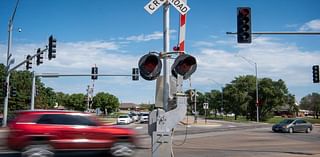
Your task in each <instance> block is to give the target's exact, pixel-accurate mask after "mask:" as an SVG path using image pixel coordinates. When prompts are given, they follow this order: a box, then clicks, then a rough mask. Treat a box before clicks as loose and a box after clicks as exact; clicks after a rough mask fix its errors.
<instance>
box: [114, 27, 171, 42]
mask: <svg viewBox="0 0 320 157" xmlns="http://www.w3.org/2000/svg"><path fill="white" fill-rule="evenodd" d="M176 32H177V31H176V30H170V34H173V33H176ZM162 38H163V32H160V31H156V32H153V33H152V34H146V35H145V34H140V35H133V36H129V37H126V38H119V39H120V40H121V39H122V40H123V39H124V40H128V41H135V42H143V41H151V40H160V39H162Z"/></svg>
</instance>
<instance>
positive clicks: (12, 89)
mask: <svg viewBox="0 0 320 157" xmlns="http://www.w3.org/2000/svg"><path fill="white" fill-rule="evenodd" d="M10 96H11V97H16V96H17V89H16V88H15V87H11V90H10Z"/></svg>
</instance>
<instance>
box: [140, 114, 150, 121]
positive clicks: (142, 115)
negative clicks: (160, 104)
mask: <svg viewBox="0 0 320 157" xmlns="http://www.w3.org/2000/svg"><path fill="white" fill-rule="evenodd" d="M146 122H149V113H140V123H146Z"/></svg>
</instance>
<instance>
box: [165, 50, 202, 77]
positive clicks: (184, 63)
mask: <svg viewBox="0 0 320 157" xmlns="http://www.w3.org/2000/svg"><path fill="white" fill-rule="evenodd" d="M196 69H197V61H196V58H194V57H193V56H191V55H188V54H182V55H179V56H178V57H177V59H176V60H175V61H174V63H173V65H172V67H171V73H172V75H173V76H175V77H177V74H179V75H182V76H183V79H184V80H185V79H188V78H189V77H190V76H191V75H192V74H193V73H194V72H195V71H196Z"/></svg>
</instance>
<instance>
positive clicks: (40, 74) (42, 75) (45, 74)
mask: <svg viewBox="0 0 320 157" xmlns="http://www.w3.org/2000/svg"><path fill="white" fill-rule="evenodd" d="M36 76H40V77H60V76H65V77H68V76H136V75H113V74H59V73H39V74H36Z"/></svg>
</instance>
